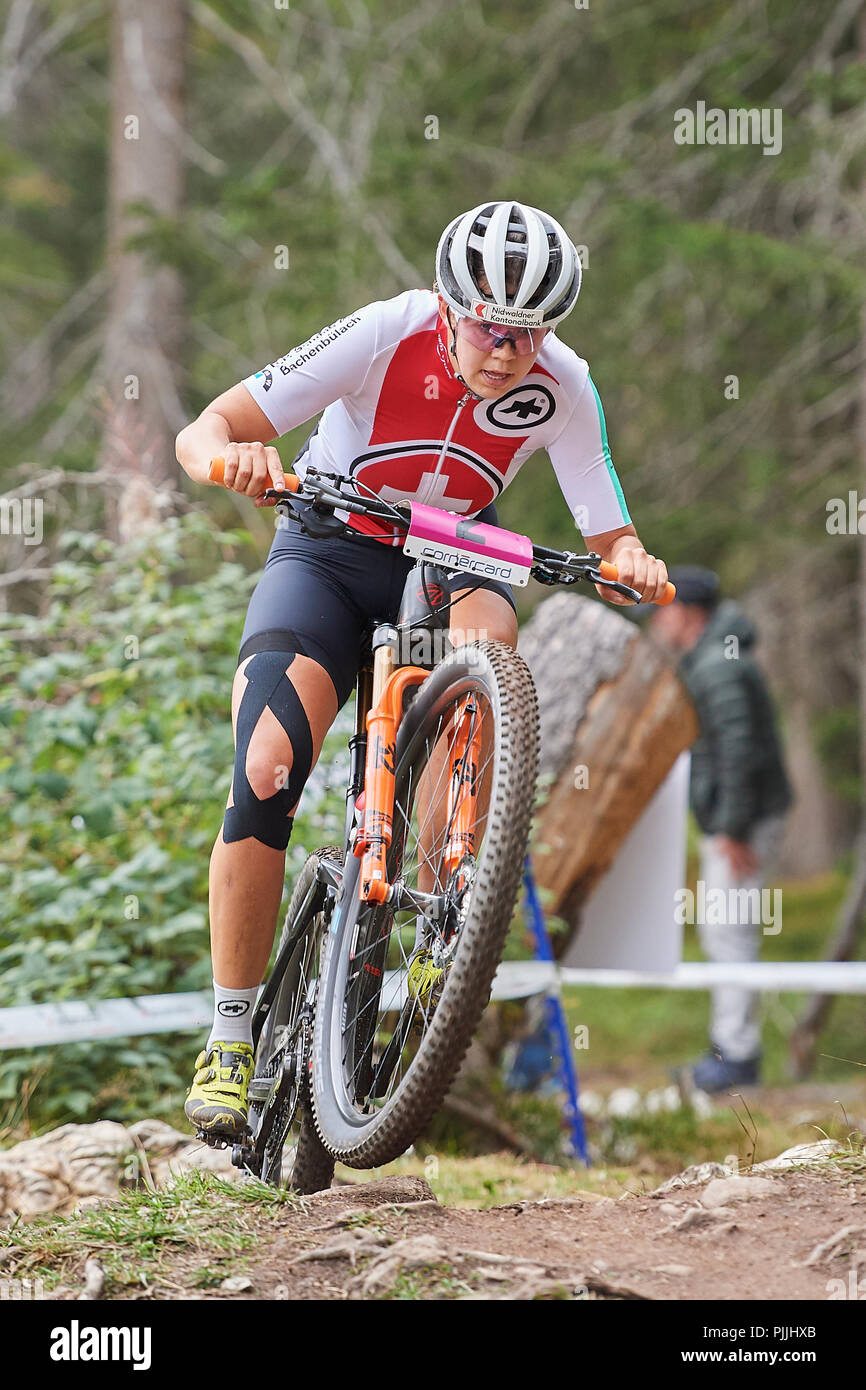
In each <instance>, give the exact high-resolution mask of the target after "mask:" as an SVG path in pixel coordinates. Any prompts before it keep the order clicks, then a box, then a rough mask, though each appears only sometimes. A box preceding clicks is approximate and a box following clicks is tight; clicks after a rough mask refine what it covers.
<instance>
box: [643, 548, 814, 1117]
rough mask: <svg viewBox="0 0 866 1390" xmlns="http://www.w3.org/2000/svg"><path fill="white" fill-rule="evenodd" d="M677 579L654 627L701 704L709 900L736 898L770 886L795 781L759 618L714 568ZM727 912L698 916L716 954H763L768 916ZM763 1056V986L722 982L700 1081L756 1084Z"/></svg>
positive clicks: (711, 1087)
mask: <svg viewBox="0 0 866 1390" xmlns="http://www.w3.org/2000/svg"><path fill="white" fill-rule="evenodd" d="M671 579H672V580H673V582H674V583H675V584H676V586H677V597H676V599H675V600H674V602H673V603H672V604H670V606H669V607H667V608H657V609H655V610H654V614H653V617H652V620H651V630H652V632H653V634H654V636H656V637H658V638H659V639H660V640H661V641H662V642H663V643H664V645H665V646H667V647H669V648H670V649H671V650H673V651H675V652H677V653H678V654H679V656H680V671H681V675H682V678H683V680H684V681H685V684H686V685H687V687H688V689H689V692H690V694H691V697H692V699H693V701H694V704H695V709H696V711H697V715H698V720H699V723H700V734H699V736H698V738H697V740H696V742H695V744H694V746H693V747H692V763H691V781H690V787H689V799H690V802H691V807H692V810H693V812H694V815H695V819H696V820H697V822H698V825H699V827H700V829H701V831H702V832H703V838H702V840H701V854H700V877H701V878H702V879H703V880H704V884H705V888H706V894H707V898H706V901H709V895H710V892H711V890H712V889H721V890H722V891H723V893H724V901H725V903H727V904H729V903H731V901H732V896H733V895H731V894H730V892H729V890H730V889H732V888H733V889H755V888H757V889H758V890H759V892H760V889H761V888H762V886H763V883H764V880H765V878H766V875H767V874H768V872H770V871H771V869H772V865H773V861H774V859H775V856H776V854H777V852H778V849H779V845H780V842H781V837H782V830H783V826H784V815H785V812H786V811H787V809H788V807H789V806H790V804H791V789H790V786H789V783H788V778H787V776H786V775H785V768H784V763H783V759H782V754H781V750H780V746H779V741H778V738H777V735H776V728H775V720H774V716H773V708H772V704H771V701H770V696H769V693H768V691H767V687H766V684H765V682H764V678H763V676H762V675H761V672H760V670H759V668H758V665H757V663H756V662H755V659H754V656H753V654H752V649H753V646H754V641H755V629H754V627H753V626H752V623H751V622H750V621H749V619H748V618H747V617H746V615H745V614H744V613H743V612H742V611H741V610H740V609H739V608H738V607H737V606H736V604H734V603H732V602H731V601H730V600H726V601H722V602H720V601H719V577H718V575H717V574H714V573H713V571H712V570H706V569H702V568H700V567H699V566H697V565H683V566H681V567H679V568H676V569H673V570H671ZM752 896H754V895H752ZM717 900H718V899H717ZM734 901H738V902H742V901H743V898H742V897H740V898H739V899H734ZM746 901H750V900H746ZM722 915H723V916H724V917H725V919H726V920H724V922H723V923H722V924H720V925H715V924H708V923H706V922H699V923H698V926H699V931H700V939H701V945H702V948H703V950H704V951H705V953H706V955H707V956H708V957H709V959H710V960H713V961H726V962H728V961H753V960H757V959H758V957H759V954H760V935H761V924H760V921H753V920H748V921H731V920H727V919H728V918H729V917H730V915H731V914H729V913H725V914H722ZM733 915H734V916H736V915H738V914H733ZM746 915H748V916H749V917H750V918H751V917H752V916H753V915H754V914H752V913H748V914H746ZM760 1066H761V1030H760V1021H759V999H758V996H757V995H756V994H755V993H754V992H753V991H751V990H747V989H743V988H741V987H740V986H735V985H725V986H720V987H719V988H717V989H714V990H713V997H712V1017H711V1023H710V1049H709V1051H708V1052H707V1054H706V1055H705V1056H704V1057H702V1058H701V1059H700V1061H698V1062H697V1063H696V1064H695V1065H694V1068H693V1072H692V1077H693V1081H694V1084H695V1085H696V1086H697V1087H699V1088H700V1089H701V1090H703V1091H710V1092H712V1091H722V1090H726V1089H727V1088H728V1087H730V1086H732V1085H739V1086H743V1085H749V1084H753V1083H755V1082H757V1081H758V1080H759V1079H760Z"/></svg>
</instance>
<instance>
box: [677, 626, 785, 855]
mask: <svg viewBox="0 0 866 1390" xmlns="http://www.w3.org/2000/svg"><path fill="white" fill-rule="evenodd" d="M732 638H735V639H736V642H732V640H731V639H732ZM754 641H755V629H754V627H753V626H752V624H751V622H750V621H749V619H748V618H747V617H746V615H745V614H744V613H742V612H740V610H739V609H738V608H737V606H736V604H734V603H731V602H730V601H726V602H724V603H720V604H719V607H718V608H717V609H716V612H715V613H714V614H713V616H712V618H711V619H710V621H709V623H708V624H707V627H706V628H705V629H704V632H703V633H702V635H701V637H700V639H699V641H698V642H697V643H696V645H695V646H694V647H693V648H692V650H691V651H690V652H687V653H686V655H685V656H684V657H683V659H682V662H681V671H682V676H683V679H684V681H685V683H686V685H687V686H688V689H689V693H690V694H691V697H692V699H693V701H694V704H695V709H696V710H697V713H698V719H699V721H700V729H701V731H700V736H699V737H698V739H697V740H696V742H695V743H694V745H693V746H692V770H691V785H690V788H689V795H690V799H691V804H692V810H693V811H694V813H695V817H696V819H697V822H698V825H699V826H700V827H701V829H702V830H703V831H704V833H705V834H707V835H730V836H731V837H732V838H733V839H735V840H745V839H747V838H748V835H749V832H750V831H751V829H752V827H753V826H754V825H755V823H756V822H757V821H759V820H762V819H763V818H764V817H765V816H771V815H777V814H780V813H781V812H783V811H785V810H787V808H788V806H790V804H791V789H790V786H789V783H788V778H787V777H786V775H785V767H784V763H783V761H782V753H781V749H780V747H779V741H778V738H777V737H776V728H775V719H774V717H773V707H772V704H771V702H770V696H769V693H768V691H767V687H766V685H765V683H764V678H763V676H762V675H761V672H760V670H759V669H758V666H757V663H756V662H755V659H754V656H753V655H752V648H753V645H754ZM734 651H736V652H737V655H733V654H730V655H728V654H726V653H733V652H734Z"/></svg>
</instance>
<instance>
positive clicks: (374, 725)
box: [355, 646, 430, 903]
mask: <svg viewBox="0 0 866 1390" xmlns="http://www.w3.org/2000/svg"><path fill="white" fill-rule="evenodd" d="M429 674H430V672H429V671H425V670H424V669H423V668H422V667H421V666H400V667H398V669H397V670H394V653H393V651H392V650H391V649H390V648H389V647H387V646H382V647H379V648H377V650H376V653H375V656H374V660H373V707H372V709H371V710H370V713H369V714H368V715H367V763H366V771H365V777H364V793H365V796H364V820H363V824H362V825H360V826H359V827H358V836H357V839H356V840H355V854H356V855H357V856H358V858H359V859H361V882H360V886H359V890H358V891H359V894H360V897H361V899H362V901H364V902H373V903H383V902H386V901H387V898H388V895H389V893H390V890H391V885H390V884H389V882H388V871H387V867H386V862H385V861H386V858H387V854H388V846H389V845H390V843H391V833H392V830H393V824H394V820H393V816H394V772H395V766H394V759H395V754H396V750H397V728H398V725H399V723H400V718H401V715H402V709H403V693H404V691H406V690H407V689H408V688H409V687H410V686H413V685H420V684H421V682H422V681H425V680H426V679H427V677H428V676H429Z"/></svg>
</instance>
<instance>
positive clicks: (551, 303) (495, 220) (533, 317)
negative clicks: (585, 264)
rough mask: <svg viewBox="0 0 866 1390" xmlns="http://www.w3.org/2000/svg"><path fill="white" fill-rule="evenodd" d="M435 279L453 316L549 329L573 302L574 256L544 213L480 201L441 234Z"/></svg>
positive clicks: (523, 205) (577, 286)
mask: <svg viewBox="0 0 866 1390" xmlns="http://www.w3.org/2000/svg"><path fill="white" fill-rule="evenodd" d="M482 277H483V279H484V281H485V282H486V283H485V286H484V288H482V285H481V284H480V283H479V281H480V280H481V279H482ZM436 284H437V288H438V290H439V293H440V294H441V295H442V298H443V299H444V300H445V301H446V303H447V304H450V306H451V308H452V309H454V310H455V312H456V313H458V314H472V315H475V316H476V317H477V318H480V319H486V320H487V321H488V322H491V323H505V324H509V325H510V326H511V327H513V328H539V327H542V326H547V327H552V326H553V324H556V323H559V321H560V319H564V318H565V316H566V314H570V313H571V311H572V309H573V308H574V306H575V303H576V301H577V296H578V293H579V291H580V260H579V258H578V254H577V251H576V250H575V247H574V245H573V243H572V242H571V240H570V239H569V237H568V236H567V235H566V233H565V232H564V231H563V229H562V227H560V225H559V223H558V222H556V221H554V219H553V218H552V217H550V216H549V215H548V213H546V212H542V211H541V210H540V209H539V208H533V207H529V206H528V205H527V204H526V203H510V202H505V203H481V204H480V205H479V206H478V207H477V208H473V209H472V211H471V212H465V213H462V214H461V216H460V217H455V219H454V221H453V222H451V223H449V225H448V226H447V227H446V228H445V231H444V232H443V233H442V237H441V239H440V241H439V246H438V248H437V251H436ZM508 285H511V286H512V288H511V289H510V290H509V289H508Z"/></svg>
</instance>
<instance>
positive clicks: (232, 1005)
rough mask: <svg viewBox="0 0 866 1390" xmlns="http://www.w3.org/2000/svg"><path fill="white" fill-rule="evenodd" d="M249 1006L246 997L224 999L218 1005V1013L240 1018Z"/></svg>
mask: <svg viewBox="0 0 866 1390" xmlns="http://www.w3.org/2000/svg"><path fill="white" fill-rule="evenodd" d="M249 1007H250V1006H249V1004H248V1003H247V1001H246V999H224V1000H223V1001H222V1003H221V1004H218V1005H217V1013H220V1014H222V1016H223V1018H240V1016H241V1014H245V1013H246V1012H247V1010H248V1009H249Z"/></svg>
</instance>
